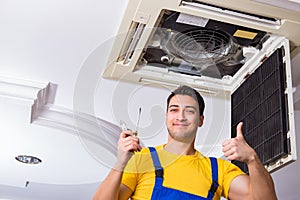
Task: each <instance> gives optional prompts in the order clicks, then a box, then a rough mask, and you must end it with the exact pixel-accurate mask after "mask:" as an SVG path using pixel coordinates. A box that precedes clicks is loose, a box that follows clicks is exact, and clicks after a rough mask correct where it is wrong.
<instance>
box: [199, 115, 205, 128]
mask: <svg viewBox="0 0 300 200" xmlns="http://www.w3.org/2000/svg"><path fill="white" fill-rule="evenodd" d="M203 121H204V115H201V116H200V118H199V125H198V127H201V126H202V125H203Z"/></svg>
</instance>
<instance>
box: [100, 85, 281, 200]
mask: <svg viewBox="0 0 300 200" xmlns="http://www.w3.org/2000/svg"><path fill="white" fill-rule="evenodd" d="M203 111H204V101H203V98H202V97H201V96H200V94H199V93H198V92H197V91H196V90H194V89H192V88H190V87H188V86H181V87H179V88H177V89H176V90H175V91H174V92H172V93H171V95H170V96H169V97H168V99H167V113H166V126H167V129H168V132H169V136H168V142H167V144H164V145H161V146H158V147H155V148H152V147H151V148H143V149H142V147H141V146H140V144H139V139H138V138H137V137H136V136H134V135H133V134H132V132H131V131H123V132H122V133H121V135H120V138H119V142H118V159H117V163H116V164H115V166H114V168H113V169H112V170H111V172H110V173H109V174H108V176H107V177H106V179H105V180H104V181H103V183H102V184H101V185H100V187H99V188H98V190H97V191H96V193H95V196H94V200H109V199H113V200H115V199H121V200H123V199H129V198H131V199H132V200H134V199H173V200H176V199H220V197H221V196H224V197H225V198H229V199H231V200H235V199H243V200H244V199H268V200H273V199H277V197H276V193H275V189H274V184H273V180H272V178H271V176H270V175H269V173H268V172H267V171H266V170H265V168H264V166H263V165H262V163H261V162H260V160H259V158H258V156H257V154H256V153H255V151H254V150H253V149H252V148H251V147H250V146H249V145H248V144H247V143H246V142H245V140H244V138H243V133H242V123H239V125H238V126H237V136H236V138H232V139H228V140H226V141H225V142H223V144H222V145H223V148H222V151H223V153H224V155H225V156H226V157H227V158H228V159H229V160H239V161H242V162H245V163H246V164H247V166H248V169H249V176H248V175H246V174H244V173H243V172H242V171H241V170H240V169H239V168H238V167H236V166H235V165H233V164H231V163H230V162H228V161H225V160H221V159H215V158H208V157H205V156H203V155H202V154H201V153H200V152H198V151H197V150H196V149H195V148H194V142H195V137H196V133H197V129H198V127H201V126H202V124H203V120H204V116H203ZM128 135H129V136H128ZM133 151H134V152H135V153H133Z"/></svg>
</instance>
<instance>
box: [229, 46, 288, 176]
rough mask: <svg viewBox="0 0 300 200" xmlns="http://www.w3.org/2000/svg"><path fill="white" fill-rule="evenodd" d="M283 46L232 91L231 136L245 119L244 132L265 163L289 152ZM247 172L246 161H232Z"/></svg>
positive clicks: (234, 134) (233, 135) (246, 138)
mask: <svg viewBox="0 0 300 200" xmlns="http://www.w3.org/2000/svg"><path fill="white" fill-rule="evenodd" d="M283 52H284V51H283V49H277V50H276V51H275V52H274V53H273V54H272V55H271V56H270V57H269V58H268V59H267V60H266V61H265V62H264V63H263V64H262V65H261V66H260V67H259V68H258V69H257V70H256V71H255V72H254V73H253V74H251V76H250V77H249V78H248V79H247V80H246V81H245V82H244V83H243V84H242V85H241V86H240V87H239V88H238V89H237V90H236V91H235V92H234V93H233V94H232V98H231V104H232V108H231V109H232V127H231V130H232V137H235V136H236V126H237V124H238V123H239V122H240V121H243V122H244V126H243V133H244V137H245V140H246V141H247V143H248V144H249V145H250V146H251V147H253V148H254V150H255V151H256V152H257V154H258V156H259V158H260V159H261V161H262V162H263V164H264V165H266V164H268V163H271V162H274V161H275V160H276V159H278V158H280V157H281V156H283V155H286V154H287V153H288V151H289V150H288V146H289V145H288V142H289V141H288V140H287V132H288V117H287V108H286V102H287V99H286V95H285V93H284V91H285V88H286V84H285V82H286V78H285V64H284V62H283V56H284V55H283ZM233 163H234V164H236V165H237V166H239V167H240V168H241V169H242V170H243V171H245V172H248V169H247V166H246V164H245V163H241V162H238V161H233Z"/></svg>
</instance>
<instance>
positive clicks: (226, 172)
mask: <svg viewBox="0 0 300 200" xmlns="http://www.w3.org/2000/svg"><path fill="white" fill-rule="evenodd" d="M163 146H164V145H161V146H157V147H155V148H156V151H157V153H158V156H159V160H160V163H161V165H162V167H163V169H164V175H163V177H164V181H163V186H164V187H169V188H173V189H177V190H180V191H184V192H188V193H191V194H195V195H198V196H202V197H207V194H208V191H209V189H210V187H211V184H212V175H211V164H210V159H209V158H208V157H205V156H203V155H202V154H201V153H200V152H198V151H196V153H195V154H194V155H177V154H172V153H170V152H167V151H166V150H164V148H163ZM241 174H244V173H243V172H242V171H241V170H240V169H239V168H238V167H236V166H235V165H233V164H231V163H230V162H227V161H225V160H222V159H218V183H219V187H218V190H217V191H216V193H215V195H214V199H220V197H221V196H224V197H225V198H228V191H229V187H230V184H231V181H232V180H233V179H234V178H235V177H237V176H238V175H241ZM122 183H123V184H125V185H126V186H128V187H129V188H130V189H131V190H132V191H133V195H132V197H131V199H132V200H138V199H139V200H141V199H151V195H152V191H153V187H154V183H155V173H154V166H153V161H152V157H151V154H150V151H149V149H148V148H144V149H142V151H141V152H139V153H135V154H134V156H132V158H131V159H130V161H129V162H128V164H127V166H126V168H125V170H124V174H123V178H122Z"/></svg>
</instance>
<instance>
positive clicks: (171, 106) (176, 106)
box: [169, 105, 197, 110]
mask: <svg viewBox="0 0 300 200" xmlns="http://www.w3.org/2000/svg"><path fill="white" fill-rule="evenodd" d="M173 107H175V108H178V107H179V105H170V106H169V108H173ZM185 108H193V109H195V110H197V108H196V107H195V106H185Z"/></svg>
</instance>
